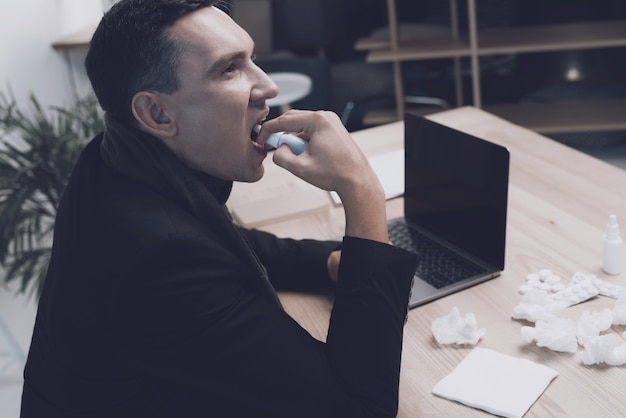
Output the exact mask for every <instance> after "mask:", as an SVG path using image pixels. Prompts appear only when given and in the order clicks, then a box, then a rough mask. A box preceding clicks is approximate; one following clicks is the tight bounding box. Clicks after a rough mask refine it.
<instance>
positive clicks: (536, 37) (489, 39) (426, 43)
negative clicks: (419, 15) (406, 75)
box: [355, 20, 626, 62]
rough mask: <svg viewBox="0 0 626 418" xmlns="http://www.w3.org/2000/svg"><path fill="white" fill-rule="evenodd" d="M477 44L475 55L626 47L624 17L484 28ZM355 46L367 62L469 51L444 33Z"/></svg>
mask: <svg viewBox="0 0 626 418" xmlns="http://www.w3.org/2000/svg"><path fill="white" fill-rule="evenodd" d="M477 44H478V46H477V48H476V53H477V54H478V55H494V54H514V53H524V52H548V51H565V50H572V49H593V48H611V47H626V20H614V21H607V22H583V23H568V24H558V25H556V24H555V25H543V26H529V27H516V28H498V29H485V30H481V31H480V32H479V33H478V42H477ZM355 48H356V49H359V50H369V51H371V52H370V53H369V54H368V56H367V61H368V62H393V61H413V60H424V59H433V58H454V57H467V56H470V55H471V54H472V50H471V48H470V46H469V42H468V41H467V40H464V39H458V40H455V39H452V38H451V37H446V36H439V37H429V38H426V39H418V38H415V37H405V38H400V41H399V45H398V49H397V50H395V51H394V50H392V49H391V45H390V41H389V39H388V38H362V39H360V40H359V41H358V42H357V44H356V45H355Z"/></svg>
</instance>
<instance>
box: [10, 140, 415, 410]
mask: <svg viewBox="0 0 626 418" xmlns="http://www.w3.org/2000/svg"><path fill="white" fill-rule="evenodd" d="M100 140H101V138H96V139H95V140H94V141H92V143H90V144H89V145H88V146H87V148H86V149H85V151H84V152H83V154H82V156H81V158H80V161H79V163H78V164H77V166H76V168H75V171H74V173H73V175H72V178H71V180H70V182H69V185H68V187H67V190H66V192H65V194H64V197H63V201H62V204H61V207H60V208H59V211H58V216H57V221H56V225H55V236H54V246H53V253H52V258H51V262H50V266H49V271H48V276H47V278H46V283H45V286H44V290H43V293H42V296H41V299H40V302H39V309H38V314H37V320H36V324H35V328H34V333H33V338H32V343H31V347H30V352H29V356H28V361H27V365H26V369H25V382H24V393H23V399H22V415H21V416H22V417H24V418H30V417H46V418H54V417H107V418H112V417H115V418H123V417H129V418H130V417H132V418H138V417H263V416H276V417H278V416H280V417H316V418H319V417H334V416H337V417H368V416H371V417H382V416H394V415H395V413H396V408H397V389H398V388H397V386H398V377H399V368H400V352H401V344H402V329H403V321H404V317H405V313H406V302H407V298H408V296H407V295H408V290H409V286H410V282H411V277H412V273H413V271H414V269H415V264H416V260H415V257H414V256H413V255H411V254H408V253H406V252H404V251H402V250H398V249H395V248H393V247H391V246H387V245H384V244H380V243H375V242H371V241H367V240H361V239H356V238H349V237H348V238H346V239H344V243H343V244H342V245H343V247H342V262H341V267H340V281H339V284H338V285H337V288H336V291H335V303H334V308H333V312H332V317H331V321H330V325H329V333H328V337H327V341H326V342H320V341H317V340H316V339H314V338H313V337H311V336H310V335H309V334H308V333H307V332H306V331H305V330H304V329H303V328H301V327H300V326H299V325H298V324H297V323H296V322H295V321H294V320H293V319H292V318H290V317H289V315H288V314H287V313H286V312H285V311H283V310H282V309H281V307H280V306H279V304H277V303H276V301H275V300H274V299H273V298H272V297H273V295H271V294H269V293H271V292H272V291H271V288H270V291H269V292H268V288H267V287H265V284H264V282H263V278H262V277H260V275H261V273H260V272H262V270H263V266H264V267H265V268H267V275H268V276H269V277H270V279H271V280H272V281H274V282H275V283H276V284H277V285H290V286H292V287H295V288H298V287H314V286H319V285H327V284H328V283H330V280H329V277H328V273H327V271H326V260H327V257H328V255H329V253H330V252H331V251H332V250H333V249H334V248H335V246H336V243H332V242H316V241H307V240H305V241H294V240H284V239H278V238H276V237H274V236H273V235H270V234H266V233H263V232H259V231H248V230H242V231H241V232H242V236H245V237H246V239H243V238H241V239H242V242H244V243H245V245H241V246H236V245H235V246H233V245H226V244H225V240H226V238H225V237H224V231H225V230H226V229H224V228H232V229H233V230H235V227H234V226H233V225H232V224H230V222H229V221H228V218H227V216H225V215H224V214H218V213H216V214H215V216H214V217H212V219H214V222H213V224H212V225H207V224H206V223H201V222H200V221H199V220H198V219H197V218H196V217H194V216H193V215H191V214H190V212H189V211H187V210H186V209H185V208H184V207H183V206H181V204H180V202H176V201H174V200H172V199H170V198H169V197H168V196H166V195H164V194H163V193H161V191H160V190H158V189H155V188H153V187H150V186H148V185H146V184H142V183H141V182H138V181H136V180H134V179H131V178H128V177H126V176H124V175H123V174H121V173H120V172H118V171H116V170H115V169H113V168H111V167H109V166H108V165H107V164H105V163H104V162H103V160H102V158H101V156H100V152H99V143H100ZM227 224H228V225H227ZM236 234H239V232H236ZM231 238H232V237H231ZM229 239H230V238H229ZM251 257H252V258H254V259H255V260H259V261H260V263H261V264H262V266H261V265H259V266H256V267H255V266H254V265H253V264H252V263H250V262H249V260H250V258H251Z"/></svg>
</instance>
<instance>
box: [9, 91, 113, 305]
mask: <svg viewBox="0 0 626 418" xmlns="http://www.w3.org/2000/svg"><path fill="white" fill-rule="evenodd" d="M103 129H104V120H103V117H102V114H101V111H100V109H99V107H98V104H97V101H96V100H95V98H94V97H93V96H88V97H86V98H77V99H76V100H75V102H74V103H73V104H72V105H71V106H70V107H68V108H61V107H51V108H50V109H49V111H48V112H46V111H45V110H44V109H43V108H42V106H41V105H40V104H39V102H38V100H37V99H36V98H35V97H34V96H31V98H30V108H29V109H28V112H26V111H23V110H22V109H20V108H19V107H18V106H17V104H16V103H15V100H14V99H9V98H8V97H7V96H6V95H4V94H2V93H0V264H1V265H2V266H3V267H4V270H5V271H4V281H5V283H9V282H11V281H14V280H19V281H20V282H21V284H20V287H19V291H20V292H22V293H26V292H27V291H29V293H30V294H31V295H32V294H33V293H34V294H36V296H37V297H38V296H39V294H40V293H41V289H42V286H43V282H44V279H45V275H46V271H47V267H48V262H49V260H50V253H51V249H52V231H53V229H54V220H55V216H56V211H57V208H58V206H59V202H60V199H61V195H62V193H63V190H64V188H65V185H66V184H67V181H68V179H69V176H70V174H71V172H72V169H73V167H74V164H75V163H76V161H77V159H78V156H79V154H80V152H81V150H82V149H83V147H84V146H85V145H86V144H87V142H88V141H89V140H90V139H91V138H93V137H94V136H95V135H96V134H97V133H98V132H101V131H102V130H103Z"/></svg>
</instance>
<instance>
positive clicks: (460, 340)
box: [431, 306, 487, 345]
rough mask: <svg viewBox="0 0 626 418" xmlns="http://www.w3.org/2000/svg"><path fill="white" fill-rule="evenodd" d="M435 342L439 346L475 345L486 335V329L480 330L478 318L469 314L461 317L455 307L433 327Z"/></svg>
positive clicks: (436, 321)
mask: <svg viewBox="0 0 626 418" xmlns="http://www.w3.org/2000/svg"><path fill="white" fill-rule="evenodd" d="M431 329H432V331H433V335H434V337H435V340H437V342H438V343H439V344H453V343H454V344H471V345H475V344H476V343H477V342H478V340H480V338H481V337H482V336H483V335H485V332H487V330H486V329H485V328H480V329H478V324H477V322H476V316H475V315H474V314H473V313H471V312H470V313H467V314H465V316H464V317H461V314H460V312H459V309H458V308H457V307H456V306H455V307H453V308H452V310H451V311H450V313H449V314H448V315H446V316H442V317H439V318H436V319H435V320H434V321H433V322H432V325H431Z"/></svg>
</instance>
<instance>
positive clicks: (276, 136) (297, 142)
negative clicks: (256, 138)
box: [254, 125, 309, 155]
mask: <svg viewBox="0 0 626 418" xmlns="http://www.w3.org/2000/svg"><path fill="white" fill-rule="evenodd" d="M254 131H255V132H256V133H257V134H258V133H259V132H260V131H261V125H256V126H255V127H254ZM267 143H268V144H269V145H271V146H272V147H274V148H278V147H280V146H281V145H282V144H287V145H288V146H289V148H291V151H292V152H293V153H294V154H296V155H300V154H302V153H303V152H304V150H305V149H306V147H307V145H309V143H308V142H307V141H305V140H304V139H302V138H300V137H299V136H297V135H294V134H290V133H287V132H276V133H273V134H271V135H270V136H269V138H267Z"/></svg>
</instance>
